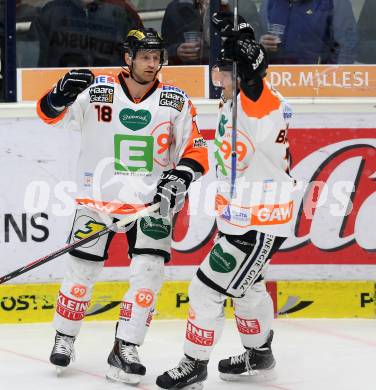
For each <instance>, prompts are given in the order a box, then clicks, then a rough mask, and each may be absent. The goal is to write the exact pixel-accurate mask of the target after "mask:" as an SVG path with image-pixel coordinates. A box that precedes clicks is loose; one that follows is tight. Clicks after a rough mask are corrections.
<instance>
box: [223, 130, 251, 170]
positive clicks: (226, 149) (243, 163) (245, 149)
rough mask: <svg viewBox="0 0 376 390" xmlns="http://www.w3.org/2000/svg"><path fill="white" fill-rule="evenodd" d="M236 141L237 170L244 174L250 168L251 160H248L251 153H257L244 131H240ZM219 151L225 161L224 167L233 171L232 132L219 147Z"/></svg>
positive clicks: (225, 136)
mask: <svg viewBox="0 0 376 390" xmlns="http://www.w3.org/2000/svg"><path fill="white" fill-rule="evenodd" d="M236 134H237V141H236V155H237V164H236V170H237V171H238V172H242V171H244V170H246V169H247V168H248V167H249V159H248V158H246V157H247V155H248V153H249V151H252V152H253V153H254V152H255V147H254V145H253V143H252V140H251V139H250V137H249V136H248V135H247V134H246V133H245V132H244V131H242V130H238V131H237V132H236ZM219 150H220V152H221V154H222V157H223V160H224V166H225V167H226V168H228V169H231V132H227V133H226V134H225V135H224V136H223V138H222V143H221V145H220V146H219Z"/></svg>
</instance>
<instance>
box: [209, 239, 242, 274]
mask: <svg viewBox="0 0 376 390" xmlns="http://www.w3.org/2000/svg"><path fill="white" fill-rule="evenodd" d="M209 264H210V267H211V268H212V270H213V271H216V272H220V273H222V274H226V273H228V272H231V271H232V270H233V269H234V268H235V266H236V259H235V257H234V256H232V255H230V254H229V253H225V252H223V249H222V247H221V246H220V245H219V244H217V245H215V246H214V248H213V249H212V250H211V252H210V258H209Z"/></svg>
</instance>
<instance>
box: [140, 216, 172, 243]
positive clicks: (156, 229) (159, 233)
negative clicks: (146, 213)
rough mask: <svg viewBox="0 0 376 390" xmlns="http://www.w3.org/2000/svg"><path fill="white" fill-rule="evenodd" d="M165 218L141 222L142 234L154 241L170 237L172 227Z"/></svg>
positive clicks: (151, 218)
mask: <svg viewBox="0 0 376 390" xmlns="http://www.w3.org/2000/svg"><path fill="white" fill-rule="evenodd" d="M166 222H167V220H166V219H165V220H163V218H154V217H146V218H142V219H141V221H140V228H141V231H142V233H144V234H145V235H146V236H148V237H150V238H153V239H154V240H161V239H162V238H166V237H168V236H169V235H170V232H171V225H170V224H169V223H166Z"/></svg>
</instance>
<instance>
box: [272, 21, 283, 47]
mask: <svg viewBox="0 0 376 390" xmlns="http://www.w3.org/2000/svg"><path fill="white" fill-rule="evenodd" d="M285 27H286V26H285V25H284V24H277V23H268V33H269V34H271V35H275V36H276V37H277V39H278V43H281V42H282V38H283V35H284V34H285Z"/></svg>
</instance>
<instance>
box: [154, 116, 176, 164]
mask: <svg viewBox="0 0 376 390" xmlns="http://www.w3.org/2000/svg"><path fill="white" fill-rule="evenodd" d="M171 127H172V123H171V122H162V123H159V124H158V125H157V126H155V127H154V129H153V130H152V131H151V135H152V136H153V137H154V140H155V141H156V142H154V154H153V160H154V162H155V163H156V164H158V165H159V166H161V167H162V168H165V167H167V166H168V165H169V163H170V153H169V150H170V138H171Z"/></svg>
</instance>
